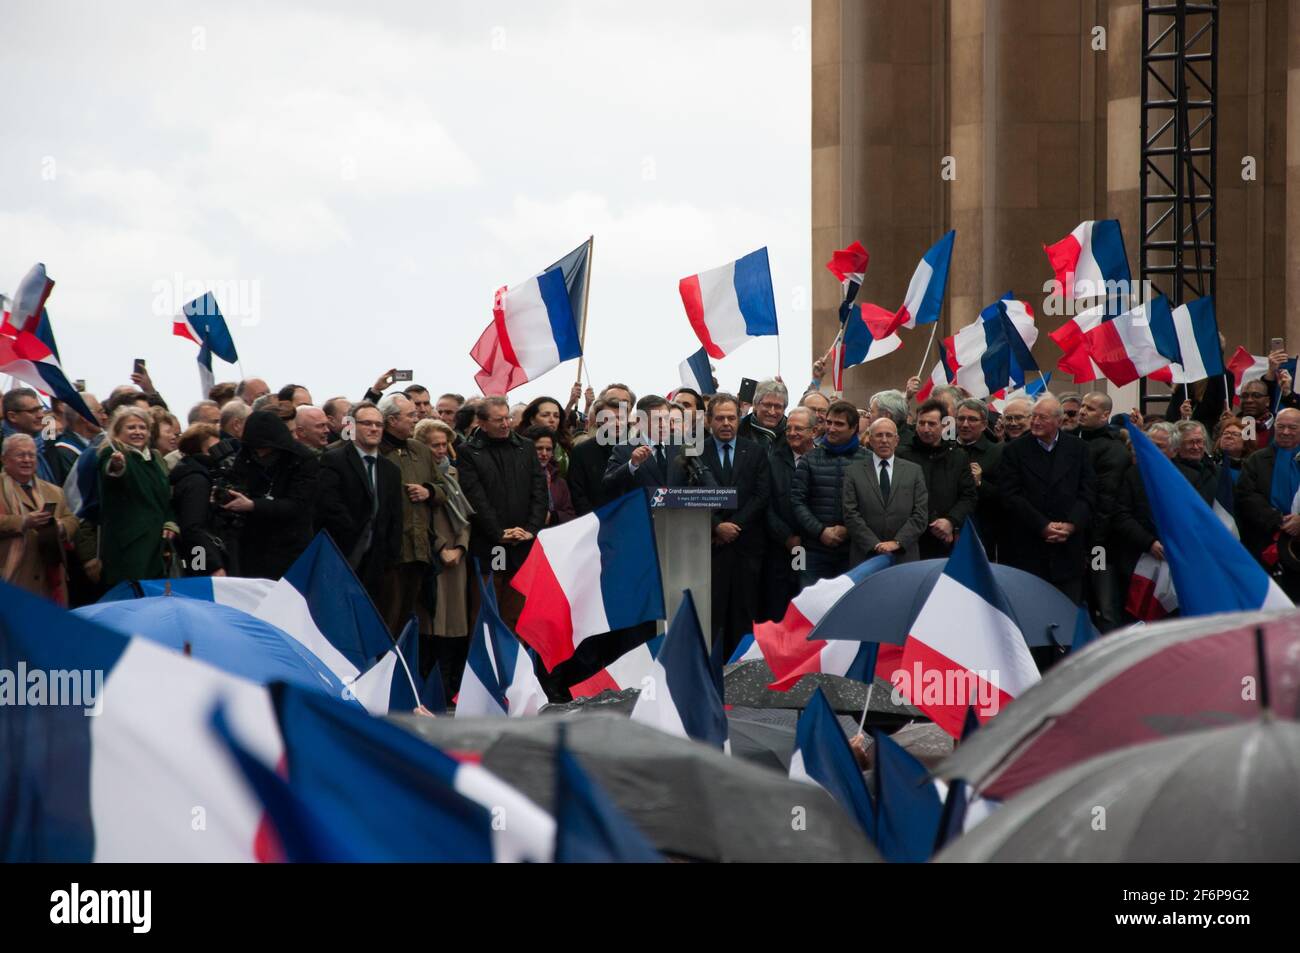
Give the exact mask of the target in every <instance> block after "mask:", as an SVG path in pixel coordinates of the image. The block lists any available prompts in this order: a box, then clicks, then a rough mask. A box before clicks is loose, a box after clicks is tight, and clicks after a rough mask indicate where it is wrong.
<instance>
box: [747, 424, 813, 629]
mask: <svg viewBox="0 0 1300 953" xmlns="http://www.w3.org/2000/svg"><path fill="white" fill-rule="evenodd" d="M816 430H817V415H816V414H815V413H813V411H812V410H811V409H809V408H807V407H796V408H795V409H794V410H792V411H790V415H789V416H788V417H787V418H786V427H785V435H784V436H783V437H782V438H781V439H780V440H778V441H777V442H776V443H775V444H773V445H772V449H771V450H770V451H769V452H768V455H767V461H768V466H769V468H770V469H771V474H772V492H771V495H770V497H769V501H768V505H767V519H766V523H767V526H766V528H767V545H766V546H765V548H764V550H763V594H762V598H761V599H760V600H759V616H758V619H757V621H759V622H764V621H768V620H771V621H774V622H779V621H780V620H781V619H783V618H784V617H785V610H786V608H787V607H788V606H789V604H790V600H791V599H793V598H794V597H795V596H796V595H798V593H799V590H800V589H801V588H802V587H801V586H800V580H799V573H797V572H795V570H794V559H795V556H796V553H797V551H798V550H799V547H801V546H802V545H803V538H802V537H801V536H800V531H799V521H798V520H797V519H796V518H795V515H794V506H793V504H792V502H791V499H790V486H791V484H792V483H793V482H794V473H795V468H796V467H798V465H799V461H800V460H802V459H803V458H804V456H805V455H806V454H807V453H808V452H809V451H811V450H812V448H813V434H814V433H816Z"/></svg>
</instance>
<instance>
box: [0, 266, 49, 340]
mask: <svg viewBox="0 0 1300 953" xmlns="http://www.w3.org/2000/svg"><path fill="white" fill-rule="evenodd" d="M53 290H54V280H53V279H52V278H50V277H49V276H48V275H47V274H46V273H45V265H44V264H42V263H41V262H39V261H38V262H37V263H36V264H34V265H32V267H31V268H30V269H28V271H27V274H25V275H23V280H22V281H20V282H18V290H17V291H15V292H14V296H13V298H12V299H5V301H6V303H5V308H4V318H3V320H0V334H6V335H9V336H10V337H14V336H16V335H18V334H21V333H22V332H23V331H27V332H29V333H32V334H35V333H36V330H37V327H38V326H39V325H40V323H41V315H42V313H43V312H44V311H45V302H46V300H47V299H48V298H49V297H50V292H51V291H53Z"/></svg>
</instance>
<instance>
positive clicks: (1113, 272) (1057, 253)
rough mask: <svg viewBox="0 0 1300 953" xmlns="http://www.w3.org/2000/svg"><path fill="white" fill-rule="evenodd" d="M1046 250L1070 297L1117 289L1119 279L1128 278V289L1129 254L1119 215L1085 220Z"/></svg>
mask: <svg viewBox="0 0 1300 953" xmlns="http://www.w3.org/2000/svg"><path fill="white" fill-rule="evenodd" d="M1043 251H1045V252H1047V257H1048V259H1049V260H1050V261H1051V263H1052V270H1053V271H1054V272H1056V280H1057V282H1058V283H1059V284H1060V287H1061V293H1062V294H1063V295H1064V296H1065V297H1066V298H1092V297H1100V296H1101V295H1105V294H1109V293H1110V292H1112V291H1114V290H1115V288H1116V285H1115V283H1116V282H1124V283H1125V284H1124V286H1122V289H1121V290H1122V291H1124V292H1125V293H1126V292H1127V283H1128V282H1129V281H1130V276H1129V270H1128V256H1127V255H1126V254H1125V252H1124V236H1123V234H1122V233H1121V232H1120V228H1119V221H1118V220H1117V219H1113V218H1108V219H1102V220H1099V221H1087V222H1081V223H1080V224H1079V225H1078V226H1077V227H1076V228H1075V229H1074V231H1072V232H1070V234H1069V235H1066V236H1065V237H1064V238H1062V239H1061V240H1060V241H1059V242H1056V243H1055V244H1052V245H1044V246H1043ZM1107 282H1110V286H1109V287H1107Z"/></svg>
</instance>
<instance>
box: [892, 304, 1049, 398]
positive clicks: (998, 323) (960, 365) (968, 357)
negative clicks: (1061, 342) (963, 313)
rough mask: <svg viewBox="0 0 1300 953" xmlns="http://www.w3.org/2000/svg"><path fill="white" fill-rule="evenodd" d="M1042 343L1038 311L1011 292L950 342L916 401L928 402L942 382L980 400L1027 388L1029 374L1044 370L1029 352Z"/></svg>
mask: <svg viewBox="0 0 1300 953" xmlns="http://www.w3.org/2000/svg"><path fill="white" fill-rule="evenodd" d="M1037 340H1038V328H1037V327H1035V325H1034V312H1033V310H1032V309H1031V308H1030V307H1029V305H1027V304H1025V303H1024V302H1022V301H1017V300H1016V299H1015V298H1014V297H1012V295H1011V292H1007V294H1006V296H1004V297H1003V298H1000V299H999V300H997V301H995V302H993V304H991V305H989V306H988V307H986V308H984V309H983V310H982V311H981V312H980V317H979V318H978V319H977V320H976V321H973V322H972V323H971V324H968V325H967V326H966V327H964V328H962V329H961V330H960V331H958V332H957V333H956V334H954V335H953V336H952V337H950V338H946V339H944V342H943V345H942V347H941V349H940V351H939V364H938V365H937V366H936V367H935V369H934V372H933V373H932V374H931V376H930V380H929V381H928V382H927V384H926V386H925V387H923V388H922V389H921V391H920V392H919V393H917V395H916V399H917V400H918V401H924V400H925V399H926V398H927V397H929V395H930V392H931V391H932V390H933V389H934V387H935V386H936V385H939V384H955V385H956V386H958V387H962V388H964V389H965V390H967V391H968V392H969V393H970V395H971V396H972V397H979V398H987V397H989V396H990V395H991V394H995V393H997V392H998V391H1001V390H1004V389H1005V388H1006V387H1007V385H1008V384H1012V385H1015V386H1017V387H1021V386H1024V383H1025V373H1024V372H1025V371H1026V370H1036V369H1037V367H1038V365H1037V364H1036V363H1034V359H1033V355H1032V353H1031V352H1030V350H1029V349H1030V348H1032V347H1033V346H1034V344H1035V343H1036V342H1037ZM1017 378H1018V379H1017Z"/></svg>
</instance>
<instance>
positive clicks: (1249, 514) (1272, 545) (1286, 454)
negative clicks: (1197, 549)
mask: <svg viewBox="0 0 1300 953" xmlns="http://www.w3.org/2000/svg"><path fill="white" fill-rule="evenodd" d="M1298 448H1300V410H1296V409H1294V408H1291V407H1288V408H1285V409H1283V410H1280V411H1278V415H1277V419H1276V420H1274V422H1273V440H1272V442H1271V443H1270V444H1269V445H1268V446H1267V447H1265V448H1263V449H1262V450H1256V451H1255V452H1254V453H1252V454H1251V455H1250V456H1249V457H1247V458H1246V462H1245V463H1243V464H1242V465H1241V477H1240V478H1239V479H1238V480H1237V489H1236V503H1237V512H1236V516H1237V525H1238V526H1239V527H1240V529H1241V541H1242V544H1243V545H1245V547H1246V548H1247V549H1248V550H1250V553H1251V555H1252V556H1254V557H1255V558H1256V559H1258V560H1259V561H1260V562H1261V563H1263V564H1264V566H1266V567H1268V568H1269V569H1270V570H1272V569H1273V567H1274V566H1275V565H1277V563H1278V562H1279V559H1280V557H1281V555H1282V550H1283V548H1286V549H1290V550H1291V551H1292V552H1294V549H1293V548H1292V546H1291V544H1292V541H1293V540H1294V539H1295V538H1296V537H1298V536H1300V515H1294V514H1292V512H1291V509H1292V507H1293V506H1294V501H1295V496H1296V493H1297V491H1300V466H1297V465H1296V462H1295V454H1296V450H1297V449H1298ZM1279 457H1281V459H1278V458H1279ZM1293 565H1294V563H1293V562H1292V560H1291V559H1289V558H1288V559H1286V560H1284V561H1282V563H1281V573H1280V574H1279V577H1278V584H1279V585H1280V586H1281V587H1282V589H1283V590H1284V591H1285V592H1286V594H1287V595H1288V596H1290V597H1291V598H1292V599H1293V600H1294V599H1298V598H1300V573H1297V572H1295V571H1294V570H1293V569H1292V568H1291V567H1292V566H1293Z"/></svg>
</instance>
